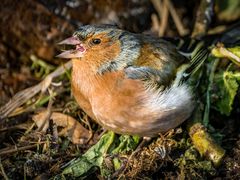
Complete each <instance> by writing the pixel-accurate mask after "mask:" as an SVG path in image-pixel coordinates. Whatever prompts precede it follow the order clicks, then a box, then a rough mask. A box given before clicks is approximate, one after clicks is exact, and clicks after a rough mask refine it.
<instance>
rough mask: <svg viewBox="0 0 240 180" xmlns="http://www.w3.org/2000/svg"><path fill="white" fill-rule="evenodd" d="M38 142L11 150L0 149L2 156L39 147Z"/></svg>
mask: <svg viewBox="0 0 240 180" xmlns="http://www.w3.org/2000/svg"><path fill="white" fill-rule="evenodd" d="M37 146H38V144H34V145H28V146H24V147H16V146H15V148H14V149H9V150H1V151H0V156H3V155H6V154H12V153H15V152H18V151H23V150H27V149H32V148H35V147H37Z"/></svg>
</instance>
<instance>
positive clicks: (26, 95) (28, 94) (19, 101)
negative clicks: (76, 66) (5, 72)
mask: <svg viewBox="0 0 240 180" xmlns="http://www.w3.org/2000/svg"><path fill="white" fill-rule="evenodd" d="M71 67H72V62H71V61H69V62H67V63H65V64H64V65H62V66H60V67H58V68H57V69H56V70H55V71H53V72H52V73H50V74H49V75H47V76H46V78H44V80H43V81H41V82H40V83H39V84H37V85H35V86H33V87H30V88H27V89H24V90H23V91H20V92H18V93H17V94H16V95H15V96H14V97H13V98H12V99H10V101H9V102H8V103H7V104H6V105H4V106H2V107H0V121H1V120H2V119H4V118H6V117H8V115H9V114H10V113H12V112H13V111H14V110H16V109H17V108H18V107H20V106H21V105H23V104H24V103H26V102H27V101H28V100H29V99H31V98H32V97H33V96H35V95H36V94H37V93H39V92H42V93H43V92H45V91H46V90H47V88H48V87H49V86H50V84H51V83H52V80H53V79H54V78H56V77H58V76H60V75H62V74H63V73H64V72H65V71H66V70H69V69H70V68H71Z"/></svg>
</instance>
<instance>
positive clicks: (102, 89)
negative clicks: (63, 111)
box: [57, 25, 206, 137]
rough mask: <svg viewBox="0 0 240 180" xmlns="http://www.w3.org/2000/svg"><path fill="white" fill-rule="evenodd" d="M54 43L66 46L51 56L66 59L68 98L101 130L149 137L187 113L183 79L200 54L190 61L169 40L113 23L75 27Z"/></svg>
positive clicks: (190, 106) (188, 94)
mask: <svg viewBox="0 0 240 180" xmlns="http://www.w3.org/2000/svg"><path fill="white" fill-rule="evenodd" d="M59 45H67V46H68V47H69V48H70V49H68V50H64V51H63V52H62V53H61V54H59V55H58V56H57V57H59V58H66V59H71V61H72V66H73V68H72V75H71V77H72V78H71V89H72V93H73V96H74V97H75V99H76V101H77V103H78V104H79V106H80V107H81V108H82V109H83V111H85V112H86V114H87V115H89V116H90V117H91V118H92V119H93V120H94V121H96V122H97V123H98V124H100V125H101V126H103V128H104V129H107V130H111V131H113V132H115V133H118V134H127V135H137V136H140V137H155V136H157V135H158V134H159V133H164V132H167V131H168V130H170V129H173V128H176V127H177V126H179V125H180V124H181V123H183V122H184V121H185V120H186V119H188V118H189V117H190V116H191V114H192V112H193V110H194V108H195V105H196V98H195V95H194V92H193V89H191V87H189V85H188V84H187V82H186V81H185V80H183V79H184V77H186V74H187V73H186V72H187V70H188V71H189V73H188V74H191V72H192V71H194V70H193V69H196V67H198V66H199V64H201V62H202V61H203V60H202V59H204V57H205V56H206V53H205V54H204V56H201V53H200V55H199V56H198V57H197V58H196V60H193V59H190V58H189V57H187V56H186V55H184V54H183V53H181V52H180V51H179V50H178V49H177V47H176V45H175V44H173V43H171V42H170V41H167V40H165V39H163V38H159V37H153V36H150V35H144V34H136V33H133V32H129V31H126V30H123V29H120V28H118V27H116V26H113V25H83V26H80V27H79V29H78V30H77V31H75V32H74V33H73V35H72V36H71V37H69V38H67V39H65V40H63V41H61V42H60V43H59ZM205 59H206V58H205ZM183 67H185V68H183ZM192 67H194V68H192ZM181 69H185V70H184V71H183V70H181Z"/></svg>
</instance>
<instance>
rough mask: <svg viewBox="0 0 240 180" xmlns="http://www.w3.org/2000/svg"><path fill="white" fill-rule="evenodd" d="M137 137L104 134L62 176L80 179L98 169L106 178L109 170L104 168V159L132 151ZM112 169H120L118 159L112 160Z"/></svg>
mask: <svg viewBox="0 0 240 180" xmlns="http://www.w3.org/2000/svg"><path fill="white" fill-rule="evenodd" d="M139 140H140V138H139V137H138V136H128V135H122V136H120V137H119V138H117V137H116V135H115V134H114V133H113V132H108V133H106V134H104V135H103V136H102V137H101V139H100V140H99V141H98V143H97V144H95V145H94V146H92V147H91V148H90V149H89V150H88V151H87V152H86V153H85V154H84V155H82V156H81V157H80V158H78V159H77V160H74V161H73V162H71V164H70V165H69V166H68V167H67V168H65V169H64V171H63V173H62V174H63V175H70V176H73V177H80V176H84V175H87V174H89V173H92V172H93V170H94V168H96V167H98V168H100V171H101V175H102V176H104V177H107V176H108V175H109V174H111V172H110V170H109V169H108V168H107V167H106V166H104V158H105V157H106V155H107V154H110V155H111V154H118V153H122V152H127V151H130V150H134V149H135V148H136V146H137V145H138V143H139ZM113 164H114V169H118V168H120V167H121V161H120V160H118V158H114V159H113Z"/></svg>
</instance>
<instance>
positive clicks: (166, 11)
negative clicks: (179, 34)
mask: <svg viewBox="0 0 240 180" xmlns="http://www.w3.org/2000/svg"><path fill="white" fill-rule="evenodd" d="M167 1H168V0H163V3H162V5H163V8H162V11H161V12H162V13H161V24H160V29H159V31H158V35H159V36H163V35H164V33H165V31H166V28H167V23H168V16H169V9H168V7H167Z"/></svg>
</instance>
